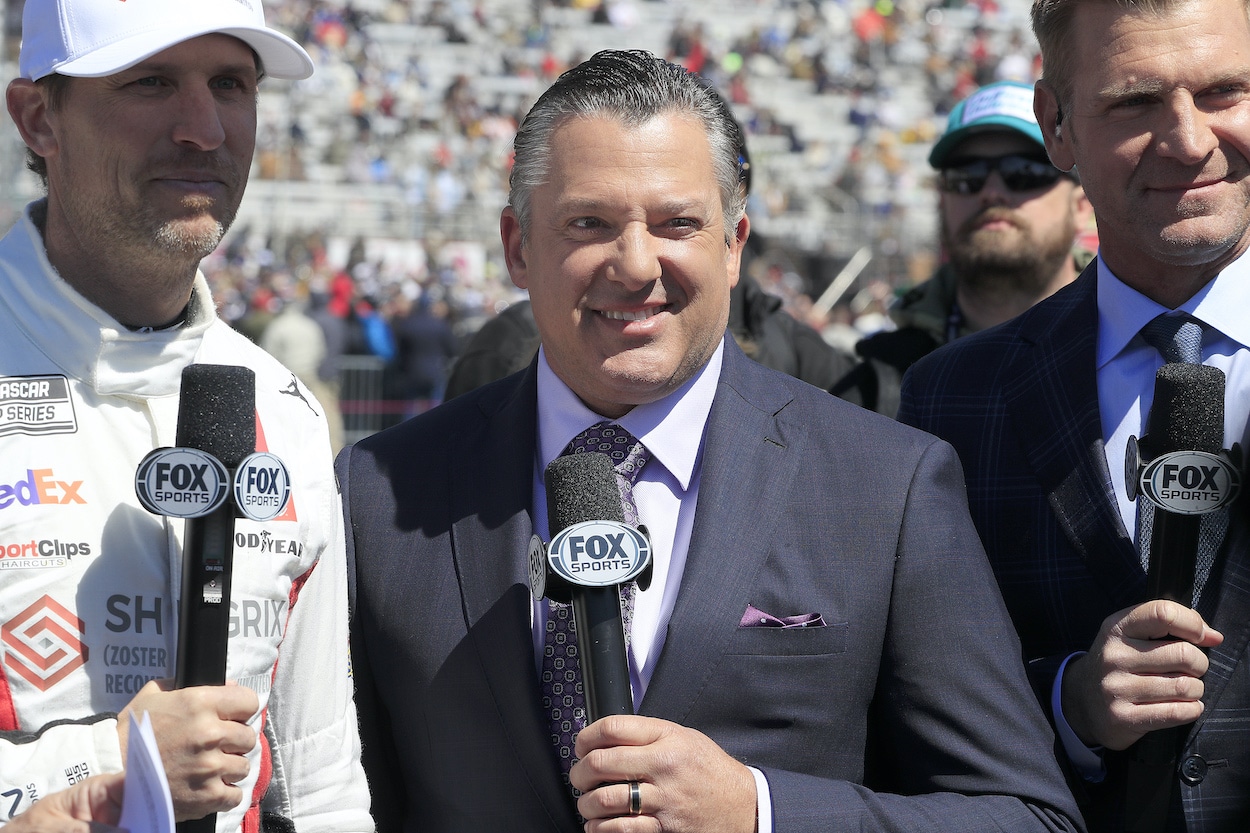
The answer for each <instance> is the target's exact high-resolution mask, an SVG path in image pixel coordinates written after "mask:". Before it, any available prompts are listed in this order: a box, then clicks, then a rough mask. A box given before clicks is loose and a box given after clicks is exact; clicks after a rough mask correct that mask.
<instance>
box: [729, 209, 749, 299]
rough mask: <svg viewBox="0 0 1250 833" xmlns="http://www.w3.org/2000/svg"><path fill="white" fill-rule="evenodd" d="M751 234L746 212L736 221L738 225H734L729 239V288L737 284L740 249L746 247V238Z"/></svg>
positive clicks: (740, 268)
mask: <svg viewBox="0 0 1250 833" xmlns="http://www.w3.org/2000/svg"><path fill="white" fill-rule="evenodd" d="M750 236H751V221H750V219H748V218H747V215H746V214H743V215H742V219H740V220H739V221H738V225H737V226H735V227H734V236H733V238H732V239H731V240H730V241H729V262H728V263H727V264H726V266H727V271H728V273H729V288H730V289H733V288H734V287H735V286H737V285H738V279H739V277H740V275H741V272H742V250H743V249H745V248H746V245H747V238H748V237H750Z"/></svg>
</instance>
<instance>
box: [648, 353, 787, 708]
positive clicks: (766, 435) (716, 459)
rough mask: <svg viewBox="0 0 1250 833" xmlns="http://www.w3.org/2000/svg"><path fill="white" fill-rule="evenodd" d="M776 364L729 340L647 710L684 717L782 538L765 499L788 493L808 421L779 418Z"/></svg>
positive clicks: (781, 395) (781, 400)
mask: <svg viewBox="0 0 1250 833" xmlns="http://www.w3.org/2000/svg"><path fill="white" fill-rule="evenodd" d="M769 373H770V372H769V371H766V370H764V369H763V368H760V367H758V366H757V365H754V364H753V363H752V362H751V360H750V359H748V358H746V357H745V356H744V355H743V354H742V352H741V351H740V350H739V349H738V347H737V345H735V344H734V343H733V341H732V340H729V339H727V340H726V344H725V360H724V365H723V366H722V368H721V378H720V382H719V384H718V387H717V391H716V399H715V400H714V402H713V403H712V410H711V413H710V415H709V417H708V425H707V432H706V435H705V439H704V445H703V451H702V464H701V466H702V469H701V475H700V484H699V498H698V510H697V514H696V515H695V520H694V527H693V529H692V531H691V536H690V546H689V550H688V552H687V555H686V567H685V573H684V574H683V576H682V580H681V590H680V592H679V593H678V596H677V601H676V603H675V605H674V607H673V614H672V617H671V619H670V621H669V626H668V636H667V638H666V641H665V643H664V649H663V654H662V655H661V656H660V659H659V662H658V663H657V665H656V669H655V673H654V674H653V675H652V678H651V682H650V685H649V686H648V687H647V694H646V697H645V698H644V699H643V702H642V708H641V712H642V713H643V714H649V715H655V716H658V717H664V718H666V719H668V720H673V721H676V722H682V721H683V719H684V718H685V717H686V715H687V714H688V713H689V711H690V708H691V706H692V705H693V703H694V700H695V698H696V697H697V696H698V692H699V691H700V690H701V689H702V688H703V686H702V682H701V681H702V680H704V679H705V678H706V677H707V676H708V675H709V674H711V672H712V670H713V668H714V666H715V665H716V664H717V663H718V662H719V661H720V659H721V656H722V655H723V654H724V651H725V646H724V642H725V640H726V639H728V638H729V636H730V635H732V634H733V633H734V632H735V629H736V628H737V626H738V621H739V619H740V618H741V616H742V612H743V611H744V610H746V605H747V602H748V601H749V599H750V594H751V590H752V588H753V587H756V586H757V578H756V577H757V574H758V572H759V570H760V568H761V565H762V564H763V562H764V559H765V558H766V556H767V555H768V552H769V549H770V543H771V542H772V541H774V540H775V539H776V535H775V532H774V530H775V526H776V523H777V518H778V517H779V515H780V513H777V512H768V511H765V510H762V508H761V503H760V501H761V498H762V496H766V495H777V494H784V493H785V491H786V488H785V487H786V485H787V484H788V483H790V482H791V481H792V479H793V477H794V475H795V472H796V469H797V465H798V461H799V459H800V456H801V455H800V454H799V453H798V452H797V451H795V450H794V447H795V446H796V445H799V444H800V443H801V441H802V438H803V436H804V432H805V431H806V426H801V425H790V424H784V425H783V421H782V420H781V419H779V418H778V414H779V412H780V411H781V410H782V409H783V408H784V407H785V406H786V404H787V403H788V402H789V401H790V400H791V396H790V394H789V392H788V391H787V390H786V389H785V387H784V386H782V385H780V384H778V383H777V382H776V381H774V380H772V379H770V377H769ZM783 429H784V430H783Z"/></svg>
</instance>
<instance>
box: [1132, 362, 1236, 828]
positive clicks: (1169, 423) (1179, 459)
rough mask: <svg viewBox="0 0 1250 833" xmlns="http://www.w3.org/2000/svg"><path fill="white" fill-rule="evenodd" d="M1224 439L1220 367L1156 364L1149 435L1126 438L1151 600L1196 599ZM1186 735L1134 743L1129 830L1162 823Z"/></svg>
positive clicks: (1221, 488)
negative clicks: (1205, 523)
mask: <svg viewBox="0 0 1250 833" xmlns="http://www.w3.org/2000/svg"><path fill="white" fill-rule="evenodd" d="M1223 444H1224V372H1223V371H1222V370H1220V369H1219V368H1216V367H1208V366H1206V365H1201V364H1184V363H1169V364H1165V365H1164V366H1163V367H1161V368H1159V371H1158V373H1157V374H1156V375H1155V392H1154V404H1153V405H1152V406H1151V408H1150V416H1149V418H1148V420H1147V430H1146V435H1145V436H1143V437H1142V438H1141V440H1139V441H1137V443H1136V446H1134V443H1133V442H1131V441H1130V443H1129V457H1128V459H1127V460H1126V467H1127V468H1126V472H1127V474H1128V475H1129V477H1128V478H1127V484H1128V489H1129V496H1130V497H1133V496H1134V495H1135V493H1136V492H1137V491H1138V489H1140V493H1141V495H1142V497H1143V498H1145V499H1146V500H1149V501H1150V502H1151V503H1152V504H1154V521H1153V524H1152V526H1151V533H1150V561H1149V568H1148V569H1147V571H1146V587H1147V597H1148V598H1150V599H1168V600H1171V601H1174V602H1179V603H1180V604H1183V605H1185V606H1186V607H1189V606H1190V605H1192V604H1193V594H1194V571H1195V566H1196V564H1197V560H1198V550H1199V544H1200V537H1201V528H1202V518H1203V516H1204V515H1205V514H1207V513H1209V512H1213V511H1215V510H1216V509H1219V508H1220V507H1222V506H1225V505H1227V504H1228V502H1229V501H1231V500H1232V498H1233V496H1235V492H1236V488H1237V482H1238V479H1239V472H1237V471H1236V470H1235V469H1232V466H1231V465H1230V464H1228V463H1227V461H1226V459H1225V457H1226V455H1224V452H1223ZM1139 455H1140V456H1139ZM1143 462H1145V463H1146V465H1145V468H1144V469H1142V470H1141V472H1140V474H1139V473H1138V471H1137V470H1138V468H1140V466H1141V464H1142V463H1143ZM1188 734H1189V726H1188V725H1185V726H1175V727H1171V728H1167V729H1159V730H1156V731H1153V732H1150V733H1148V734H1146V735H1144V736H1143V737H1142V738H1141V739H1140V740H1138V741H1137V742H1136V743H1135V744H1133V746H1132V747H1131V749H1130V753H1129V761H1128V771H1127V776H1128V782H1127V786H1126V795H1125V830H1126V831H1128V832H1129V833H1162V831H1163V830H1164V829H1165V828H1166V825H1167V817H1168V806H1169V804H1170V803H1171V798H1172V795H1173V793H1174V792H1175V789H1176V780H1177V764H1178V759H1179V757H1180V752H1181V749H1182V747H1183V745H1184V742H1185V738H1186V736H1187V735H1188Z"/></svg>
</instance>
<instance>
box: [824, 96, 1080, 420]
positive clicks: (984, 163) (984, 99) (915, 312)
mask: <svg viewBox="0 0 1250 833" xmlns="http://www.w3.org/2000/svg"><path fill="white" fill-rule="evenodd" d="M929 164H930V165H932V166H933V168H934V170H935V171H937V179H936V184H937V189H938V215H939V221H940V224H941V225H940V234H941V243H942V253H943V260H944V262H943V263H942V265H941V266H940V267H939V268H938V270H937V272H936V273H935V274H934V276H933V277H932V278H930V279H929V280H928V281H925V282H924V283H922V284H920V285H919V286H917V287H916V288H914V289H913V290H911V291H910V292H909V293H907V295H905V296H904V297H903V299H902V301H901V302H900V303H899V305H898V306H897V307H896V308H895V309H894V310H893V311H892V312H891V315H892V317H893V318H894V321H895V323H896V324H897V325H898V329H897V330H893V331H888V332H881V333H877V334H876V335H873V336H870V337H869V338H866V339H864V340H863V341H861V342H860V343H859V344H858V345H857V346H856V352H858V353H859V354H860V356H862V357H863V358H864V361H863V363H861V364H860V365H858V366H857V367H856V368H855V369H854V370H852V371H851V373H850V374H848V375H847V376H846V377H845V378H844V379H843V380H842V381H840V382H839V383H838V384H837V385H836V386H835V387H834V389H833V390H834V393H837V394H839V395H847V398H852V399H854V398H855V395H856V394H858V396H859V401H860V403H861V404H863V405H864V406H865V407H868V408H872V409H873V410H876V411H879V412H881V413H884V414H887V415H889V416H894V414H895V413H896V411H897V409H898V388H899V383H900V380H901V378H902V375H903V373H904V372H905V371H906V370H907V368H909V367H911V365H912V364H913V363H914V362H916V361H918V360H919V359H920V358H921V357H923V356H925V355H927V354H928V353H931V352H932V351H933V350H935V349H937V348H938V347H940V346H941V345H943V344H946V343H947V342H949V341H952V340H954V339H956V338H959V337H960V336H964V335H967V334H968V333H973V332H976V331H978V330H984V329H986V328H988V327H992V326H993V325H995V324H1000V323H1002V322H1003V321H1006V320H1008V319H1009V318H1014V317H1015V316H1017V315H1019V314H1020V313H1021V312H1024V311H1025V310H1026V309H1028V308H1029V307H1031V306H1033V305H1034V304H1035V303H1037V302H1038V301H1040V300H1042V299H1043V298H1045V297H1047V296H1049V295H1051V294H1052V293H1054V292H1055V291H1056V290H1057V289H1059V288H1060V287H1062V286H1065V285H1067V284H1069V283H1071V282H1072V281H1073V280H1074V279H1075V278H1076V275H1077V272H1078V265H1081V264H1078V263H1077V259H1076V258H1075V257H1074V255H1073V243H1074V240H1075V238H1076V235H1077V234H1078V233H1079V232H1080V231H1081V230H1082V229H1083V228H1085V227H1086V226H1087V225H1089V222H1090V219H1091V217H1092V216H1093V210H1092V209H1091V208H1090V205H1089V202H1088V201H1087V200H1086V199H1085V192H1084V191H1083V190H1082V189H1081V186H1080V183H1079V182H1077V180H1076V177H1075V172H1073V173H1072V174H1068V173H1064V172H1063V171H1060V170H1059V169H1058V168H1056V167H1055V166H1054V165H1052V164H1051V163H1050V160H1049V159H1047V157H1046V148H1045V146H1044V145H1043V143H1042V133H1041V130H1040V129H1039V128H1038V126H1037V119H1036V118H1034V116H1033V87H1032V86H1031V85H1028V84H1021V83H1019V82H1017V81H1000V82H998V83H996V84H990V85H988V86H985V87H982V88H981V89H979V90H977V91H976V92H974V93H973V94H972V95H970V96H968V97H967V98H966V99H964V100H963V101H961V102H959V104H957V105H955V108H954V109H953V110H952V111H951V114H950V118H949V120H948V121H947V126H946V132H945V134H943V136H942V138H941V139H940V140H939V141H938V143H937V144H936V145H934V146H933V150H932V152H931V153H930V154H929Z"/></svg>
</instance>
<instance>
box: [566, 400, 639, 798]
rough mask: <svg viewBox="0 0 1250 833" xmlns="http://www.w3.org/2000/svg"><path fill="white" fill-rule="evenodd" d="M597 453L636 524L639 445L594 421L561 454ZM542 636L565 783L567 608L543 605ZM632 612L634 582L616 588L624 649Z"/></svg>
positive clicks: (578, 717)
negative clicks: (608, 465)
mask: <svg viewBox="0 0 1250 833" xmlns="http://www.w3.org/2000/svg"><path fill="white" fill-rule="evenodd" d="M591 451H597V452H600V453H602V454H606V455H608V456H609V457H610V458H612V465H613V467H614V468H615V469H616V484H617V486H618V487H619V488H620V490H621V508H622V509H623V510H624V515H625V522H626V523H628V524H631V525H633V526H637V525H638V507H637V506H636V505H635V504H634V494H633V485H634V483H635V481H637V480H638V476H639V475H640V474H641V473H642V468H643V466H645V465H646V464H647V461H648V460H649V459H651V455H650V453H649V452H648V451H647V449H646V447H644V446H643V444H642V443H641V442H639V441H638V440H636V439H634V437H633V435H632V434H630V433H629V432H628V431H626V430H625V429H624V428H622V427H621V426H619V425H617V424H615V423H612V422H599V423H596V424H595V425H592V426H590V427H589V428H587V429H586V430H585V431H583V432H582V433H580V434H578V435H577V436H576V437H574V438H573V441H572V442H570V443H569V444H568V446H567V447H566V448H565V449H564V452H563V454H561V455H560V456H564V455H565V454H585V453H587V452H591ZM548 605H549V612H548V615H547V626H546V632H545V636H544V639H543V668H542V688H543V710H544V711H545V712H546V713H547V716H548V719H549V720H550V721H551V741H552V743H553V744H555V747H556V751H557V752H558V753H559V755H560V768H561V770H562V772H563V773H564V780H565V783H566V784H567V783H568V778H569V770H570V769H571V768H572V766H573V745H574V742H575V741H576V738H577V733H578V732H580V731H581V730H582V729H583V728H584V727H585V726H586V697H585V694H584V692H583V689H582V672H581V666H580V663H579V662H578V659H577V633H576V630H575V628H574V625H573V608H572V606H571V605H567V604H561V603H560V602H548ZM633 612H634V583H633V582H630V583H629V584H626V585H623V586H622V587H621V619H622V620H623V622H624V625H625V644H626V646H628V645H629V631H630V623H631V621H632V619H633Z"/></svg>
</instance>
